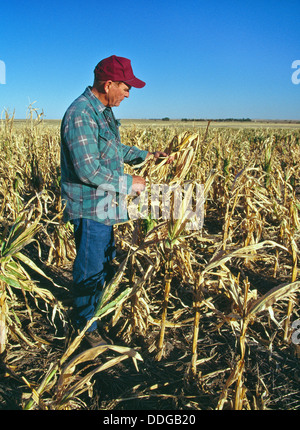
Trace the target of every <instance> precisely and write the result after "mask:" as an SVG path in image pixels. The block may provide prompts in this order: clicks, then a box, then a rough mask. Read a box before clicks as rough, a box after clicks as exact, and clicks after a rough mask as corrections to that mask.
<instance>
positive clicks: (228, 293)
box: [0, 106, 300, 410]
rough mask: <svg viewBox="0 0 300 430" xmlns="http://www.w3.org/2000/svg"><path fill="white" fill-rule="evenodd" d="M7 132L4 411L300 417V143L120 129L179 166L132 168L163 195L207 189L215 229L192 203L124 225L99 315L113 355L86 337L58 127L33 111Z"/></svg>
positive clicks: (221, 132) (2, 135) (1, 191)
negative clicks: (190, 212)
mask: <svg viewBox="0 0 300 430" xmlns="http://www.w3.org/2000/svg"><path fill="white" fill-rule="evenodd" d="M0 126H1V128H0V147H1V154H2V157H1V161H0V169H1V175H0V180H1V187H0V233H1V236H0V245H1V248H0V265H1V272H0V348H1V350H0V353H1V355H0V357H1V364H0V372H1V373H0V375H1V377H0V408H1V409H25V410H29V409H42V410H67V409H90V410H91V409H94V410H95V409H97V410H100V409H105V410H114V409H115V410H122V409H123V410H126V409H140V410H143V409H156V410H159V409H160V410H163V409H169V410H170V409H173V410H175V409H177V410H182V409H184V410H211V409H213V410H216V409H217V410H222V409H231V410H265V409H273V410H274V409H287V410H290V409H297V410H299V409H300V388H299V380H300V372H299V357H300V349H299V348H300V347H299V339H298V337H297V336H296V333H295V328H297V321H299V319H300V315H299V291H300V288H299V287H300V280H299V243H300V242H299V238H300V218H299V210H300V199H299V196H300V183H299V177H300V129H299V128H292V126H291V128H267V127H255V128H250V127H249V128H245V127H241V128H221V127H212V124H210V123H209V122H208V123H207V124H206V127H203V128H202V127H198V128H197V127H195V125H181V126H180V127H179V126H178V127H176V126H171V125H164V126H161V125H159V126H158V125H156V126H155V125H146V126H144V125H138V124H131V125H128V126H126V127H125V126H124V127H121V136H122V139H123V143H125V144H128V145H133V144H134V145H137V146H138V147H140V148H142V149H148V150H151V151H155V150H156V149H159V150H163V149H167V150H168V152H169V153H170V154H173V155H174V162H173V163H172V164H167V163H166V162H165V160H163V159H162V160H159V161H158V162H157V161H155V160H154V159H153V160H150V161H149V162H148V163H147V164H145V163H142V164H141V165H137V166H126V169H127V172H129V173H130V172H131V173H132V174H142V175H144V176H145V177H146V181H147V187H148V188H150V186H151V184H161V185H163V184H167V185H172V184H173V185H174V184H177V185H180V186H182V187H183V186H184V185H185V184H191V183H199V184H202V186H203V194H204V203H203V225H202V226H201V228H198V229H190V228H188V222H189V219H188V217H187V216H186V213H187V212H186V211H185V210H184V209H185V208H184V204H183V205H182V206H181V212H180V216H179V217H177V218H176V219H175V218H174V217H172V216H171V217H170V219H164V218H163V217H162V211H161V208H159V207H158V208H156V209H157V210H156V211H155V217H154V216H153V215H151V212H147V216H144V217H142V216H141V217H139V218H137V219H134V220H132V221H130V222H129V223H125V224H120V225H118V226H115V236H116V246H117V257H116V260H115V261H114V265H115V269H116V274H115V276H114V278H113V279H112V281H111V283H110V284H108V285H106V286H105V288H104V291H103V294H102V296H101V300H100V302H99V305H98V308H97V312H96V314H95V319H99V320H102V322H103V323H104V325H105V327H106V329H107V331H108V332H109V335H110V336H112V337H113V339H114V344H113V345H104V346H103V345H102V346H99V347H96V348H88V347H87V346H86V345H85V344H84V341H83V339H84V333H85V330H86V329H87V328H88V327H86V328H85V330H83V332H81V333H79V334H78V333H76V332H75V330H74V329H73V328H72V323H71V314H72V279H71V270H72V262H73V259H74V257H75V247H74V242H73V235H72V226H71V225H70V224H64V223H63V222H62V211H63V204H62V202H61V199H60V136H59V125H58V124H51V123H50V122H47V121H45V120H44V119H43V114H40V113H38V112H37V111H36V110H35V109H34V108H33V107H32V106H31V107H30V109H29V113H28V118H27V120H26V121H24V122H23V123H22V124H20V123H19V122H18V121H16V120H14V115H10V114H9V113H7V112H6V113H5V118H3V120H2V121H1V124H0ZM190 198H191V199H190V201H192V202H194V203H195V196H194V195H191V196H190ZM170 202H171V203H170V204H171V205H172V204H173V200H172V198H171V199H170ZM299 326H300V322H299Z"/></svg>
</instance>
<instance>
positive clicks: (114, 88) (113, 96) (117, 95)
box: [106, 82, 131, 107]
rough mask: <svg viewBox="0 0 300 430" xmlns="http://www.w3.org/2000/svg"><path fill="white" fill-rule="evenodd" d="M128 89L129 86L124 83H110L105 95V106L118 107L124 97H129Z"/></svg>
mask: <svg viewBox="0 0 300 430" xmlns="http://www.w3.org/2000/svg"><path fill="white" fill-rule="evenodd" d="M130 88H131V87H130V85H127V84H125V83H124V82H120V83H119V82H111V83H110V84H109V86H108V90H107V93H106V96H107V101H108V105H107V106H110V107H113V106H119V105H120V103H121V101H122V100H124V98H125V97H126V98H128V97H129V91H130Z"/></svg>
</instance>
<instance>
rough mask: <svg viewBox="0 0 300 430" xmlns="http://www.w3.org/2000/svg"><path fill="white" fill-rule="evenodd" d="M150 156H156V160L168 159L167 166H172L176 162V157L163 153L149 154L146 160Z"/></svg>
mask: <svg viewBox="0 0 300 430" xmlns="http://www.w3.org/2000/svg"><path fill="white" fill-rule="evenodd" d="M150 155H154V158H156V159H158V158H166V157H168V160H167V164H171V163H173V161H174V156H172V155H169V154H167V153H166V152H163V151H155V152H149V153H148V155H147V157H146V158H148V157H150Z"/></svg>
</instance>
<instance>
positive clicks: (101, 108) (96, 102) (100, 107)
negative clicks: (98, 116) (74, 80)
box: [83, 87, 106, 113]
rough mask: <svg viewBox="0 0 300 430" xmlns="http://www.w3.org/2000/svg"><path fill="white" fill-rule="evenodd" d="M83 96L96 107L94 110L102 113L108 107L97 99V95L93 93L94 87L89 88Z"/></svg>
mask: <svg viewBox="0 0 300 430" xmlns="http://www.w3.org/2000/svg"><path fill="white" fill-rule="evenodd" d="M83 95H84V96H85V97H87V98H88V99H89V101H90V102H91V104H92V106H93V107H94V109H95V110H96V111H97V112H99V113H102V112H103V111H104V109H106V106H104V104H103V103H102V102H100V100H99V99H97V97H96V96H95V94H94V93H93V92H92V87H87V88H86V89H85V91H84V93H83Z"/></svg>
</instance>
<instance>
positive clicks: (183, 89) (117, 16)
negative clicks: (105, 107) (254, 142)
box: [0, 0, 300, 120]
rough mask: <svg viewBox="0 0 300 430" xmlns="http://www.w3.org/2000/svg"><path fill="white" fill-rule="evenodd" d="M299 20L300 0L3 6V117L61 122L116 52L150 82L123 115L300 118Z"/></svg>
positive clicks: (0, 88) (66, 1) (133, 95)
mask: <svg viewBox="0 0 300 430" xmlns="http://www.w3.org/2000/svg"><path fill="white" fill-rule="evenodd" d="M299 19H300V1H299V0H285V1H284V0H267V1H264V0H261V1H257V0H253V1H247V0H245V1H237V0H236V1H234V0H227V1H225V0H219V1H210V2H208V1H202V0H198V1H197V0H173V1H169V0H159V1H158V0H151V1H150V0H149V1H145V0H135V1H130V0H128V1H126V2H125V1H119V0H115V1H113V2H104V1H101V0H98V1H96V0H93V1H90V0H86V1H84V2H82V1H76V0H73V1H69V0H61V1H56V0H52V1H47V0H45V1H41V0H39V1H35V0H32V1H30V2H29V1H22V0H18V1H16V0H10V1H3V2H2V4H1V8H0V22H1V25H0V41H1V45H0V60H1V61H2V62H4V64H5V69H6V76H5V77H6V79H5V84H0V111H1V112H3V110H4V109H8V110H9V112H11V113H12V112H13V110H14V109H15V112H16V118H24V117H25V116H26V111H27V107H28V105H29V104H30V103H32V102H36V103H35V104H34V106H35V107H36V108H38V109H39V110H40V111H41V110H43V111H44V113H45V117H46V118H48V119H60V118H61V117H62V116H63V114H64V112H65V110H66V108H67V107H68V106H69V104H70V103H71V102H72V101H73V100H74V99H75V98H76V97H77V96H79V95H80V94H81V93H82V92H83V91H84V89H85V88H86V86H88V85H91V84H92V81H93V70H94V67H95V65H96V64H97V63H98V61H100V60H101V59H102V58H105V57H108V56H110V55H112V54H115V55H119V56H123V57H127V58H130V59H131V61H132V65H133V70H134V73H135V75H136V76H137V77H138V78H140V79H142V80H144V81H145V82H146V86H145V87H144V88H143V89H134V88H133V89H132V91H131V94H130V97H129V99H127V100H124V101H123V102H122V104H121V106H120V107H118V108H116V110H115V113H116V116H117V117H118V118H162V117H166V116H168V117H170V118H229V117H230V118H246V117H249V118H252V119H254V118H262V119H266V118H270V119H271V118H272V119H298V120H299V119H300V84H298V85H296V84H293V82H292V79H291V78H292V74H293V73H295V72H297V70H295V69H292V63H293V62H294V61H295V60H300V25H299ZM297 76H299V78H300V73H299V75H297ZM2 81H3V78H2ZM0 82H1V76H0Z"/></svg>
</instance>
